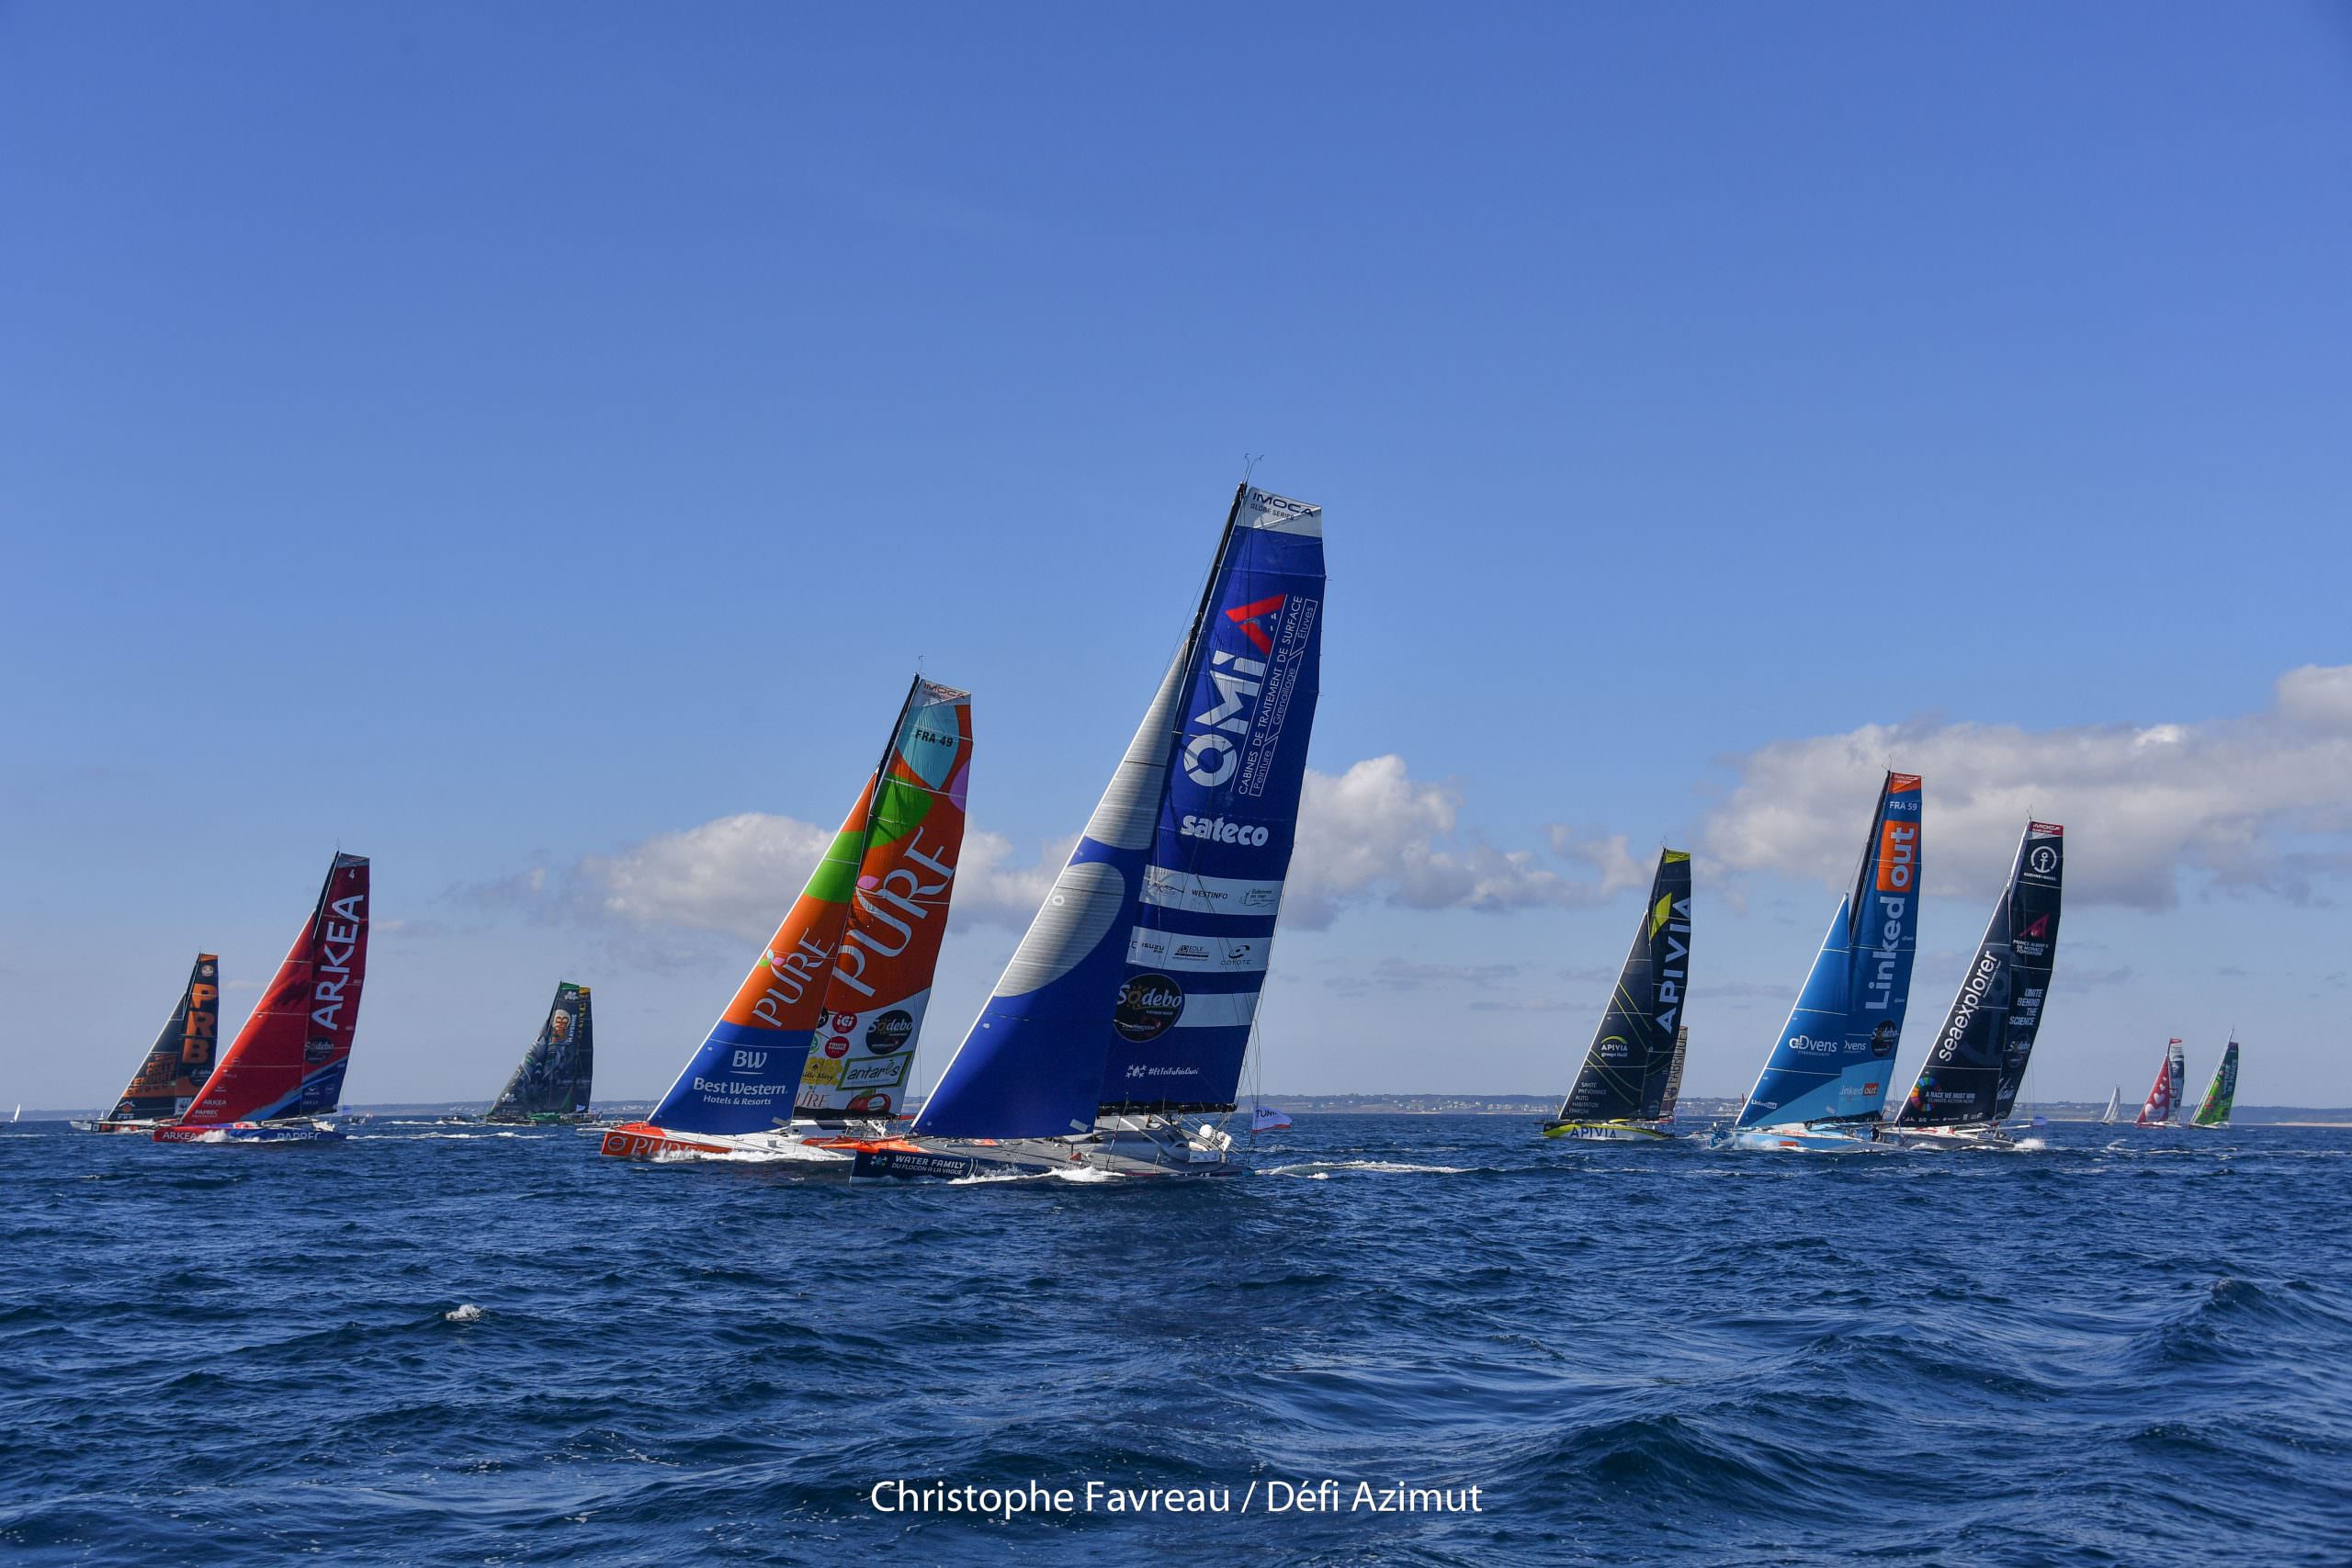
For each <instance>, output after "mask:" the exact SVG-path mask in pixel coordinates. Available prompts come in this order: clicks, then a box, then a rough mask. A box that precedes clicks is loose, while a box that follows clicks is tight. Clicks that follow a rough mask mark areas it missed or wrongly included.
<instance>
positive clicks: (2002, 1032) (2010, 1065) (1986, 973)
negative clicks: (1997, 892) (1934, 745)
mask: <svg viewBox="0 0 2352 1568" xmlns="http://www.w3.org/2000/svg"><path fill="white" fill-rule="evenodd" d="M2065 832H2066V830H2065V829H2064V828H2062V827H2060V826H2059V825H2058V824H2056V823H2054V822H2029V823H2027V824H2026V829H2025V832H2024V834H2023V836H2021V837H2020V838H2019V839H2018V852H2017V858H2016V859H2015V860H2014V861H2013V862H2012V863H2010V866H2009V881H2008V886H2006V887H2004V888H2003V889H2002V890H2001V897H2000V898H1999V899H1998V900H1997V901H1996V902H1995V904H1994V905H1993V913H1992V917H1991V918H1990V919H1987V920H1986V921H1985V937H1984V940H1983V941H1981V942H1978V943H1977V944H1976V957H1975V958H1974V960H1973V962H1971V963H1970V964H1969V966H1968V972H1967V973H1966V975H1964V976H1962V979H1961V982H1960V990H1959V992H1958V993H1957V994H1956V995H1955V996H1953V998H1952V999H1951V1011H1949V1012H1947V1013H1946V1014H1944V1025H1943V1028H1942V1029H1941V1030H1939V1032H1937V1034H1936V1043H1934V1044H1933V1045H1931V1046H1929V1047H1928V1056H1927V1060H1925V1061H1923V1062H1921V1063H1920V1064H1919V1074H1918V1077H1917V1078H1916V1079H1914V1080H1913V1082H1912V1085H1911V1092H1910V1093H1909V1094H1907V1095H1905V1097H1904V1100H1903V1105H1902V1108H1901V1109H1900V1110H1898V1111H1896V1112H1895V1113H1894V1122H1893V1127H1892V1131H1893V1133H1894V1134H1895V1135H1896V1137H1897V1138H1898V1140H1899V1141H1901V1142H1904V1143H1907V1144H1935V1143H1954V1142H1960V1143H1986V1142H1994V1143H2007V1141H2008V1139H2007V1136H2006V1135H2005V1134H2002V1132H2001V1130H2000V1128H2001V1122H2002V1119H2003V1118H2004V1117H2006V1116H2007V1115H2008V1113H2009V1111H2010V1109H2011V1107H2013V1106H2014V1105H2015V1104H2016V1103H2017V1097H2018V1085H2019V1084H2021V1083H2023V1082H2024V1081H2025V1069H2026V1064H2027V1062H2028V1060H2029V1059H2030V1057H2031V1056H2032V1055H2033V1042H2034V1036H2035V1035H2036V1034H2038V1033H2039V1032H2041V1009H2042V1003H2043V1001H2044V999H2045V998H2046V997H2047V996H2048V994H2049V989H2050V972H2051V969H2052V966H2053V965H2054V964H2056V962H2057V955H2058V907H2059V897H2060V894H2061V892H2062V890H2063V888H2062V885H2063V882H2064V876H2065V843H2066V840H2065Z"/></svg>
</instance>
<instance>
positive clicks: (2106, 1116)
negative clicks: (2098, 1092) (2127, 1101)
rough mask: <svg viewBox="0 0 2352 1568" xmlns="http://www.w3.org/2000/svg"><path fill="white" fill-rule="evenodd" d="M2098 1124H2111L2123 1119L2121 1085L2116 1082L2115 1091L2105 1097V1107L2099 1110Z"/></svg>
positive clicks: (2105, 1125)
mask: <svg viewBox="0 0 2352 1568" xmlns="http://www.w3.org/2000/svg"><path fill="white" fill-rule="evenodd" d="M2098 1120H2099V1125H2100V1126H2102V1127H2107V1126H2112V1125H2113V1124H2115V1123H2116V1122H2120V1121H2122V1120H2123V1086H2122V1085H2121V1084H2117V1085H2116V1086H2115V1092H2114V1093H2112V1094H2110V1095H2109V1096H2108V1097H2107V1109H2106V1110H2105V1111H2100V1112H2099V1115H2098Z"/></svg>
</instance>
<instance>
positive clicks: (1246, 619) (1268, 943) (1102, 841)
mask: <svg viewBox="0 0 2352 1568" xmlns="http://www.w3.org/2000/svg"><path fill="white" fill-rule="evenodd" d="M1322 595H1323V541H1322V513H1321V511H1320V509H1318V508H1316V507H1312V506H1306V505H1304V504H1302V503H1300V502H1295V501H1288V500H1285V499H1283V497H1280V496H1276V495H1270V494H1268V493H1267V492H1265V491H1259V490H1254V489H1251V488H1250V487H1249V486H1247V485H1244V486H1243V487H1241V489H1240V490H1239V491H1238V492H1237V493H1236V494H1235V497H1234V502H1233V506H1232V509H1231V511H1230V512H1229V513H1227V520H1226V533H1225V538H1224V540H1223V542H1222V543H1221V544H1220V546H1219V548H1218V551H1217V561H1216V569H1215V570H1213V571H1212V573H1211V574H1210V579H1209V583H1208V589H1207V592H1205V593H1204V595H1203V598H1202V601H1201V604H1200V608H1199V610H1198V612H1197V613H1196V614H1195V615H1194V616H1193V629H1192V635H1191V636H1190V637H1188V638H1187V639H1186V642H1185V646H1184V649H1183V650H1182V652H1181V653H1180V654H1179V655H1178V656H1177V658H1176V660H1175V661H1174V662H1173V663H1172V664H1171V665H1170V668H1169V670H1168V672H1167V674H1166V675H1165V676H1164V677H1163V678H1162V679H1161V681H1160V683H1159V691H1158V692H1157V693H1156V694H1154V695H1153V697H1152V700H1151V705H1150V706H1149V707H1148V709H1146V711H1145V714H1144V719H1143V723H1142V725H1141V726H1140V727H1139V728H1137V729H1136V735H1135V739H1133V740H1132V741H1130V742H1129V743H1128V746H1127V751H1126V755H1125V758H1124V759H1122V760H1121V761H1120V763H1119V767H1118V770H1117V772H1116V773H1114V774H1113V775H1112V779H1111V784H1110V788H1109V789H1108V790H1106V791H1105V792H1104V794H1103V800H1102V803H1101V804H1100V805H1098V806H1097V807H1095V808H1094V815H1093V818H1091V820H1090V821H1089V822H1088V823H1087V826H1086V832H1085V834H1084V835H1083V836H1082V837H1081V838H1080V840H1079V842H1078V847H1077V849H1075V850H1074V851H1072V852H1071V853H1070V857H1069V863H1068V864H1067V865H1065V866H1064V867H1063V868H1062V872H1061V874H1060V875H1059V876H1058V877H1057V878H1056V879H1055V883H1054V887H1053V891H1052V892H1051V893H1049V894H1047V895H1046V902H1045V904H1044V906H1043V907H1042V908H1039V910H1038V911H1037V915H1036V919H1035V920H1034V921H1032V922H1031V924H1030V927H1029V931H1028V934H1027V935H1026V936H1024V937H1023V938H1022V941H1021V945H1020V947H1019V949H1018V950H1016V951H1015V952H1014V953H1013V955H1012V963H1011V964H1008V965H1006V967H1005V971H1004V975H1003V976H1002V978H1001V979H999V980H998V982H997V986H996V991H995V994H994V995H992V996H990V997H989V1000H988V1003H987V1005H986V1006H985V1007H984V1008H983V1009H982V1010H981V1012H980V1016H979V1018H978V1021H976V1022H974V1024H973V1025H972V1028H971V1032H969V1033H967V1035H966V1036H965V1037H964V1043H963V1044H962V1045H961V1046H959V1047H958V1048H957V1050H956V1055H955V1057H954V1059H953V1060H951V1061H950V1062H949V1063H948V1065H947V1069H946V1071H945V1072H944V1073H943V1074H942V1075H941V1076H940V1081H939V1086H938V1088H937V1089H935V1090H933V1094H932V1096H931V1099H930V1100H928V1101H927V1102H926V1103H925V1104H924V1106H923V1109H922V1114H921V1115H920V1116H919V1117H917V1118H916V1120H915V1125H914V1129H913V1132H914V1134H915V1135H917V1136H933V1137H945V1138H1018V1137H1052V1136H1061V1135H1067V1134H1071V1133H1083V1132H1087V1131H1090V1130H1091V1129H1092V1127H1093V1125H1094V1118H1095V1115H1096V1113H1097V1111H1098V1110H1100V1109H1103V1107H1105V1106H1110V1107H1132V1108H1146V1109H1151V1110H1166V1111H1174V1110H1179V1109H1191V1108H1196V1107H1197V1108H1204V1109H1205V1108H1212V1107H1213V1108H1216V1109H1230V1108H1231V1106H1232V1104H1233V1097H1234V1093H1235V1090H1236V1089H1237V1087H1238V1083H1239V1079H1240V1074H1241V1061H1242V1056H1243V1055H1244V1054H1245V1053H1246V1051H1247V1049H1248V1045H1249V1039H1250V1024H1251V1022H1252V1021H1253V1020H1254V1018H1255V1017H1256V1010H1257V1000H1258V990H1259V987H1260V986H1261V985H1262V984H1263V982H1264V979H1265V965H1266V955H1267V953H1268V952H1269V951H1270V949H1271V947H1272V938H1273V929H1274V916H1275V914H1276V912H1277V911H1278V910H1279V908H1280V907H1281V902H1282V890H1283V877H1284V875H1285V874H1286V873H1287V871H1288V868H1289V864H1290V854H1291V847H1292V843H1293V840H1294V838H1295V830H1296V827H1297V818H1298V800H1299V792H1300V789H1301V786H1302V783H1303V780H1304V772H1305V767H1306V742H1307V734H1308V730H1309V728H1311V726H1312V724H1313V720H1314V715H1315V698H1316V688H1317V656H1318V654H1319V651H1320V649H1321V645H1322V614H1321V611H1322Z"/></svg>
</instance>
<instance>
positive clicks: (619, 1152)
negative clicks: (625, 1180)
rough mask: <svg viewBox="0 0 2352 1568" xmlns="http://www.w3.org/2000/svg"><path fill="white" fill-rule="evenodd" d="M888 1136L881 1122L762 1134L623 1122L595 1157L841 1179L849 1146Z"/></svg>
mask: <svg viewBox="0 0 2352 1568" xmlns="http://www.w3.org/2000/svg"><path fill="white" fill-rule="evenodd" d="M887 1135H888V1128H887V1127H886V1126H884V1125H883V1124H882V1123H880V1122H869V1123H865V1124H863V1125H859V1124H851V1125H848V1126H842V1127H833V1126H821V1127H820V1126H819V1125H818V1124H817V1123H815V1122H807V1123H796V1124H795V1125H793V1126H790V1127H778V1128H776V1129H775V1130H774V1131H772V1132H765V1133H676V1132H672V1131H670V1130H669V1129H667V1128H663V1127H657V1126H655V1125H653V1124H652V1123H651V1122H624V1123H623V1124H622V1125H620V1126H618V1127H613V1128H608V1129H607V1130H606V1131H605V1134H604V1142H603V1145H602V1147H601V1149H600V1150H599V1152H600V1153H603V1154H607V1155H610V1156H613V1157H615V1158H616V1159H645V1160H657V1161H672V1160H718V1161H735V1162H739V1163H741V1164H744V1165H796V1166H800V1167H803V1168H806V1169H807V1170H808V1171H809V1173H810V1174H812V1175H816V1174H824V1175H833V1176H846V1175H848V1174H849V1168H850V1163H851V1161H852V1160H853V1159H854V1157H855V1156H854V1150H853V1149H852V1148H851V1147H850V1146H849V1145H852V1144H854V1143H857V1142H861V1141H865V1140H869V1139H874V1138H881V1137H885V1136H887Z"/></svg>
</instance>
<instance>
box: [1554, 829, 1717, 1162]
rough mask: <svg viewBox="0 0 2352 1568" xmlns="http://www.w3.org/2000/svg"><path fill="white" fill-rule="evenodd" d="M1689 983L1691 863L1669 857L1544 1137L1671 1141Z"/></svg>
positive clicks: (1660, 863) (1685, 857)
mask: <svg viewBox="0 0 2352 1568" xmlns="http://www.w3.org/2000/svg"><path fill="white" fill-rule="evenodd" d="M1690 976H1691V856H1690V855H1689V853H1688V852H1685V851H1682V850H1665V851H1661V852H1659V854H1658V858H1657V875H1656V876H1655V877H1653V878H1652V879H1651V882H1650V896H1649V899H1648V901H1647V902H1646V903H1645V904H1644V905H1643V906H1642V919H1641V923H1640V924H1639V925H1637V926H1636V927H1635V928H1634V945H1633V947H1632V949H1631V950H1630V951H1628V952H1627V953H1626V954H1625V967H1624V968H1623V970H1622V971H1621V972H1620V973H1619V974H1618V976H1617V988H1616V989H1615V990H1614V991H1612V992H1611V993H1610V997H1609V1006H1608V1009H1607V1010H1605V1011H1604V1012H1602V1014H1601V1015H1600V1028H1599V1029H1598V1030H1596V1031H1595V1032H1593V1037H1592V1043H1591V1044H1590V1045H1589V1046H1588V1047H1587V1048H1586V1050H1585V1054H1584V1066H1583V1068H1582V1070H1580V1071H1579V1072H1578V1073H1577V1081H1576V1083H1575V1084H1574V1085H1573V1086H1571V1087H1570V1088H1569V1089H1568V1094H1567V1098H1566V1100H1562V1101H1561V1102H1560V1113H1559V1114H1558V1115H1557V1116H1555V1117H1554V1118H1553V1119H1552V1120H1551V1121H1550V1122H1546V1123H1545V1124H1544V1136H1545V1137H1547V1138H1591V1139H1597V1140H1600V1141H1601V1142H1606V1143H1632V1142H1636V1141H1641V1140H1646V1139H1651V1138H1663V1137H1668V1136H1671V1134H1669V1133H1668V1132H1667V1130H1666V1129H1665V1127H1664V1126H1663V1124H1662V1123H1663V1122H1665V1121H1666V1120H1667V1118H1668V1117H1669V1116H1671V1115H1672V1114H1673V1111H1672V1110H1671V1109H1670V1107H1669V1101H1670V1100H1672V1099H1673V1096H1674V1094H1675V1092H1676V1091H1677V1090H1678V1089H1679V1088H1680V1087H1681V1078H1682V1047H1681V1038H1682V1036H1681V1027H1682V1003H1683V998H1684V994H1685V992H1686V991H1687V990H1688V989H1689V987H1690V983H1691V982H1690Z"/></svg>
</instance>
